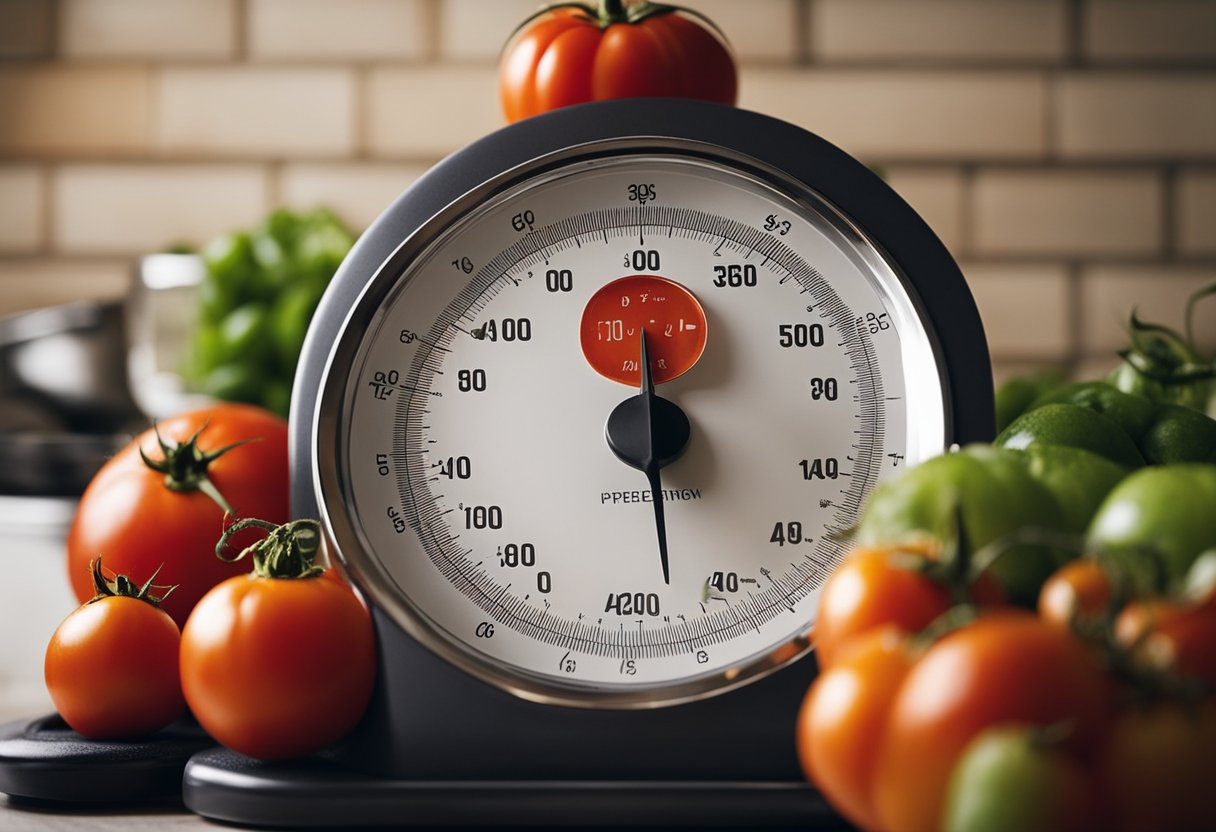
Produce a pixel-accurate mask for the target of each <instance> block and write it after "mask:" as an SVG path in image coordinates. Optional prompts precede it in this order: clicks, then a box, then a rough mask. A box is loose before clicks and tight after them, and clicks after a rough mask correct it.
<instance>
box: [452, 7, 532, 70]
mask: <svg viewBox="0 0 1216 832" xmlns="http://www.w3.org/2000/svg"><path fill="white" fill-rule="evenodd" d="M540 5H541V4H539V3H536V2H533V0H441V2H440V3H439V20H438V26H439V57H440V58H442V59H443V60H445V61H482V62H492V61H496V60H498V53H499V51H500V50H501V49H502V47H503V44H504V43H506V41H507V38H508V37H509V36H510V35H511V33H512V32H513V31H515V27H516V26H518V25H519V24H520V22H521V21H523V20H524V19H525V18H526V17H528V15H530V14H532V13H533V12H534V11H536V10H537V8H539V7H540Z"/></svg>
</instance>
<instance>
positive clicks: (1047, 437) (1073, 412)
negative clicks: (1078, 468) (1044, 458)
mask: <svg viewBox="0 0 1216 832" xmlns="http://www.w3.org/2000/svg"><path fill="white" fill-rule="evenodd" d="M995 444H996V445H998V446H1000V447H1002V448H1014V449H1018V450H1021V449H1025V448H1029V447H1030V446H1031V445H1064V446H1066V447H1069V448H1081V449H1083V450H1086V451H1092V452H1093V453H1096V454H1098V455H1100V456H1104V457H1106V458H1107V459H1109V460H1111V461H1112V462H1114V463H1116V464H1118V465H1122V466H1124V467H1126V468H1139V467H1140V466H1142V465H1144V457H1142V456H1141V455H1140V451H1139V449H1137V448H1136V443H1135V442H1133V441H1132V439H1131V437H1130V436H1128V435H1127V432H1126V431H1125V430H1123V428H1121V427H1119V425H1118V424H1117V423H1116V422H1115V421H1114V420H1113V419H1109V418H1107V417H1106V416H1103V415H1102V414H1101V413H1098V412H1097V411H1094V410H1090V409H1089V408H1088V407H1082V406H1081V405H1078V404H1045V405H1043V406H1042V407H1040V408H1036V409H1035V410H1031V411H1029V412H1027V413H1023V414H1022V415H1021V416H1019V417H1018V418H1016V419H1014V420H1013V423H1012V424H1010V425H1009V427H1007V428H1005V430H1004V431H1002V432H1001V435H1000V436H998V437H997V438H996V442H995Z"/></svg>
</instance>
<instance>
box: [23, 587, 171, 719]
mask: <svg viewBox="0 0 1216 832" xmlns="http://www.w3.org/2000/svg"><path fill="white" fill-rule="evenodd" d="M179 640H180V633H179V632H178V629H177V625H176V624H175V623H173V619H171V618H170V617H169V616H168V615H166V614H165V613H164V612H163V611H162V610H159V609H157V608H156V607H154V606H153V605H152V604H149V603H148V602H146V601H141V600H138V599H136V598H124V597H107V598H103V599H101V600H99V601H96V602H94V603H91V604H85V605H84V606H83V607H80V608H79V609H77V610H76V611H75V612H73V613H71V614H70V615H69V616H68V617H67V618H65V619H64V621H63V623H62V624H60V625H59V628H58V629H57V630H55V634H54V635H53V636H52V637H51V642H50V644H49V645H48V647H47V651H46V661H45V663H44V667H43V669H44V675H45V678H46V687H47V691H48V692H49V693H50V695H51V701H52V702H53V703H54V704H55V710H57V711H58V712H59V715H60V716H62V717H63V719H64V721H65V722H67V724H68V725H69V726H71V727H72V729H73V730H75V731H76V732H77V733H78V734H81V735H83V736H85V737H88V738H89V739H94V740H107V739H130V738H134V737H141V736H145V735H147V734H151V733H153V732H155V731H158V730H160V729H161V728H164V727H165V726H166V725H168V724H169V723H171V722H173V721H174V720H175V719H177V718H178V717H179V716H181V713H182V710H183V709H184V708H185V701H184V700H183V699H182V689H181V683H180V682H179V680H178V670H177V654H178V643H179Z"/></svg>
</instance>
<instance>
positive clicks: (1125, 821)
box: [1095, 696, 1216, 832]
mask: <svg viewBox="0 0 1216 832" xmlns="http://www.w3.org/2000/svg"><path fill="white" fill-rule="evenodd" d="M1095 768H1096V775H1095V776H1096V780H1097V783H1098V790H1099V797H1100V799H1101V800H1102V801H1103V802H1104V803H1105V804H1106V805H1107V806H1108V807H1109V810H1108V814H1109V816H1110V818H1111V825H1110V826H1109V827H1107V828H1113V829H1115V830H1118V832H1141V830H1146V829H1151V830H1153V832H1185V831H1189V830H1198V829H1216V791H1214V790H1213V789H1212V773H1213V772H1216V698H1213V697H1211V696H1208V697H1206V698H1205V699H1203V700H1201V701H1199V702H1194V703H1189V704H1188V703H1183V702H1172V701H1169V700H1160V701H1158V702H1156V703H1155V704H1152V705H1149V706H1148V707H1145V708H1136V707H1131V708H1127V709H1126V710H1124V711H1122V712H1121V713H1120V714H1119V715H1118V717H1116V719H1115V721H1114V723H1113V724H1112V725H1111V728H1110V732H1109V736H1108V738H1107V741H1106V744H1105V745H1104V747H1103V748H1102V751H1101V754H1100V755H1099V757H1098V759H1097V760H1096V761H1095Z"/></svg>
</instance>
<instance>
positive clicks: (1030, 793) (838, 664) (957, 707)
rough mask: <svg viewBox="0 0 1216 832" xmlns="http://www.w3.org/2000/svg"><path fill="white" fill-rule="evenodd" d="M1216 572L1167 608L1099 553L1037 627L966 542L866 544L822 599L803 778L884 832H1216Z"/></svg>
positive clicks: (1068, 575)
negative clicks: (940, 547) (1214, 785)
mask: <svg viewBox="0 0 1216 832" xmlns="http://www.w3.org/2000/svg"><path fill="white" fill-rule="evenodd" d="M975 565H978V563H977V564H975ZM1214 571H1216V552H1212V553H1210V554H1208V555H1205V556H1203V557H1201V558H1200V559H1199V560H1197V561H1196V563H1195V566H1194V567H1193V568H1192V570H1191V574H1190V578H1189V580H1188V581H1187V582H1186V584H1184V586H1183V587H1182V588H1179V589H1176V590H1175V592H1174V593H1173V594H1172V595H1165V594H1154V592H1153V591H1152V590H1145V589H1142V588H1141V589H1137V587H1138V586H1141V585H1140V584H1138V582H1137V581H1135V580H1133V579H1132V577H1131V576H1129V575H1128V574H1127V573H1126V572H1125V571H1123V570H1121V569H1120V568H1119V567H1118V565H1117V563H1112V562H1108V561H1107V560H1105V559H1099V558H1096V557H1094V558H1083V559H1080V560H1076V561H1073V562H1071V563H1070V564H1068V565H1066V566H1064V567H1062V568H1061V569H1059V570H1058V571H1057V572H1056V573H1055V574H1054V575H1053V576H1052V577H1051V578H1050V579H1049V580H1048V581H1047V582H1046V583H1045V584H1044V585H1043V589H1042V592H1041V594H1040V597H1039V605H1038V611H1037V614H1036V612H1032V611H1030V610H1028V609H1025V608H1021V607H1017V606H1013V605H1012V604H1010V603H1008V602H1007V601H1006V600H1005V599H1004V598H1003V597H1002V592H1001V590H1000V589H999V587H998V586H997V584H996V583H995V582H993V581H992V579H991V578H990V577H989V575H988V574H987V573H986V572H982V571H981V572H980V573H979V575H978V577H977V576H976V574H975V573H976V570H975V569H974V568H973V566H972V564H970V563H969V558H968V557H967V556H966V552H962V551H961V548H960V547H955V551H953V552H951V551H947V552H945V553H943V554H940V555H939V554H938V553H937V552H936V551H935V550H934V549H933V548H932V547H930V546H927V545H922V546H919V547H915V548H910V547H866V548H859V549H856V550H854V551H853V552H852V553H851V554H850V555H849V557H848V558H847V559H846V560H845V562H844V563H843V564H842V566H841V567H840V569H839V570H838V571H837V572H836V573H834V574H833V575H832V577H831V578H830V579H829V581H828V583H827V584H826V585H825V587H824V591H823V596H822V601H821V607H820V615H819V620H818V621H817V623H816V641H817V648H816V649H817V655H818V657H819V661H820V665H821V674H820V676H819V677H818V679H817V680H816V681H815V683H814V684H813V685H812V687H811V689H810V691H809V692H808V694H807V697H806V700H805V702H804V704H803V707H802V710H801V712H800V714H799V720H798V747H799V756H800V759H801V762H802V765H803V768H804V770H805V772H806V774H807V776H808V778H809V779H810V780H811V781H812V782H813V783H814V784H815V785H816V786H818V788H819V789H820V790H821V791H822V792H823V794H824V795H825V797H826V798H827V799H828V800H829V801H830V802H831V803H832V805H833V806H834V807H836V809H837V810H838V811H840V812H841V813H842V814H844V815H845V816H846V817H847V818H848V819H849V820H851V821H852V822H853V823H856V824H857V825H858V826H860V827H862V828H864V829H868V830H886V831H887V832H899V831H900V830H938V829H946V830H970V829H975V830H980V829H982V830H1005V829H1010V830H1013V829H1035V830H1069V829H1098V828H1101V829H1118V830H1143V829H1155V830H1189V829H1213V828H1216V794H1213V792H1212V790H1211V788H1210V784H1209V779H1210V777H1211V773H1212V772H1213V771H1216V590H1214V586H1216V581H1214V580H1213V578H1214V577H1216V575H1214V574H1213V572H1214Z"/></svg>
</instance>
